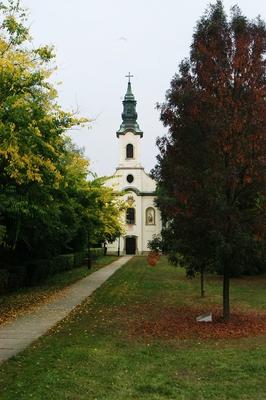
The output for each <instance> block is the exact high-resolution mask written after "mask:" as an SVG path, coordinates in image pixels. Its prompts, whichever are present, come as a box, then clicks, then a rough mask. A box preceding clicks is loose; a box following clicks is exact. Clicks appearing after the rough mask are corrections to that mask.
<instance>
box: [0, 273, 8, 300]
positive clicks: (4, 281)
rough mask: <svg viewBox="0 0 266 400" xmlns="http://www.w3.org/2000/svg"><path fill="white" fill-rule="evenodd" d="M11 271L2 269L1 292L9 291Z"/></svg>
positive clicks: (0, 276)
mask: <svg viewBox="0 0 266 400" xmlns="http://www.w3.org/2000/svg"><path fill="white" fill-rule="evenodd" d="M9 275H10V274H9V272H8V270H6V269H0V294H4V293H6V292H7V291H8V278H9Z"/></svg>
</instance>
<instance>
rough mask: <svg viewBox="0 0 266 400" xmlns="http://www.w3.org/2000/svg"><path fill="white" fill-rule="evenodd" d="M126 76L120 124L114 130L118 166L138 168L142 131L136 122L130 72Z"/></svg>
mask: <svg viewBox="0 0 266 400" xmlns="http://www.w3.org/2000/svg"><path fill="white" fill-rule="evenodd" d="M126 77H127V78H128V84H127V92H126V94H125V97H124V100H123V112H122V124H121V125H120V128H119V130H118V131H117V132H116V136H117V137H118V139H119V142H120V146H119V147H120V160H119V166H118V169H119V168H140V167H141V162H140V139H141V138H142V136H143V132H142V131H141V130H140V127H139V124H138V122H137V118H138V114H137V111H136V105H137V102H136V100H135V97H134V94H133V93H132V88H131V81H130V78H132V77H133V75H130V73H129V74H128V75H127V76H126Z"/></svg>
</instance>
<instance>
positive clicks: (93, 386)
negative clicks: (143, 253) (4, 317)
mask: <svg viewBox="0 0 266 400" xmlns="http://www.w3.org/2000/svg"><path fill="white" fill-rule="evenodd" d="M265 288H266V277H260V278H257V277H256V278H249V279H248V278H242V279H234V280H233V281H232V290H231V292H232V299H233V302H234V308H233V312H235V310H242V311H243V310H247V311H248V312H253V310H254V309H256V310H257V311H258V314H259V315H264V317H265V312H266V291H265ZM206 291H207V295H206V298H205V299H201V298H200V297H199V283H198V280H197V279H195V280H187V279H186V278H185V276H184V273H183V271H182V270H179V269H176V268H174V267H172V266H169V265H168V263H167V261H166V259H165V258H162V259H161V261H160V263H159V265H157V266H156V267H155V268H151V267H148V266H147V265H146V260H145V258H142V257H135V258H134V259H133V260H132V261H131V262H129V263H128V264H127V265H126V266H124V267H122V269H121V270H119V271H118V272H117V273H116V274H115V275H114V276H113V277H112V278H111V279H110V280H109V281H107V282H106V283H105V284H104V285H103V287H102V288H100V289H98V290H97V291H96V292H95V293H94V294H93V296H92V301H87V302H85V303H84V304H83V305H81V306H79V307H78V308H77V309H76V311H75V312H73V313H72V314H71V315H70V316H69V317H68V318H67V319H66V320H65V321H64V322H62V323H60V324H58V325H57V326H56V327H55V328H54V329H53V330H52V331H51V332H50V333H49V334H48V335H46V336H44V337H42V338H41V339H40V340H38V341H37V342H35V344H34V345H32V346H31V347H30V348H28V349H27V350H26V351H24V352H23V353H21V354H20V355H18V356H17V357H15V358H13V359H12V360H9V361H8V362H6V363H4V364H3V365H2V366H1V367H0V399H1V400H2V399H3V400H7V399H14V400H15V399H16V400H17V399H18V400H24V399H25V400H26V399H27V400H28V399H30V398H32V399H35V400H39V399H40V400H44V399H56V400H65V399H69V400H70V399H71V400H81V399H84V400H85V399H86V400H96V399H97V400H104V399H110V400H126V399H130V400H131V399H132V400H133V399H134V400H138V399H140V400H142V399H147V400H162V399H171V400H175V399H177V400H187V399H191V400H192V399H193V400H195V399H196V400H205V399H217V400H218V399H219V400H228V399H241V400H247V399H254V400H255V399H258V400H265V399H266V385H265V376H266V337H265V336H258V337H255V336H254V337H248V338H238V339H228V338H227V339H215V338H212V339H210V340H209V339H206V338H205V339H204V338H201V336H200V335H197V334H195V332H188V333H187V336H186V337H179V336H178V335H177V336H176V337H175V335H173V334H172V333H171V335H170V336H169V337H167V336H164V335H160V333H162V331H161V330H160V329H161V328H162V326H163V328H164V329H165V330H166V331H167V325H162V321H163V322H165V321H168V323H169V325H171V323H172V320H171V318H170V319H167V317H168V316H169V315H170V316H174V314H171V313H173V312H175V313H176V314H178V313H180V314H182V313H184V312H186V310H191V312H193V309H194V307H195V309H197V307H198V308H199V309H202V310H204V309H210V310H211V309H212V308H215V309H217V308H218V307H217V304H219V303H220V302H221V279H220V278H218V277H213V278H211V277H208V279H207V284H206ZM169 313H170V314H169ZM150 322H151V323H152V324H153V325H152V326H153V327H154V329H155V332H156V329H158V332H159V335H152V334H151V333H152V332H148V333H147V332H146V331H145V329H144V328H143V326H144V327H145V326H146V325H145V323H150ZM160 324H161V325H160ZM136 327H137V329H136ZM158 327H159V328H160V329H159V328H158Z"/></svg>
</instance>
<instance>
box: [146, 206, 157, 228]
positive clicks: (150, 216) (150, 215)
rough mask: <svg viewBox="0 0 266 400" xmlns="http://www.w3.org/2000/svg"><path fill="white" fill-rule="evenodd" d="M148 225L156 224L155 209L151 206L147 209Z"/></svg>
mask: <svg viewBox="0 0 266 400" xmlns="http://www.w3.org/2000/svg"><path fill="white" fill-rule="evenodd" d="M146 225H155V210H154V208H153V207H149V208H147V210H146Z"/></svg>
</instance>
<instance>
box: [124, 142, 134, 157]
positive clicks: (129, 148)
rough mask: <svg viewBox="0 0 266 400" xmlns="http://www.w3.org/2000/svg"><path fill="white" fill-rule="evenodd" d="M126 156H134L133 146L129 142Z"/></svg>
mask: <svg viewBox="0 0 266 400" xmlns="http://www.w3.org/2000/svg"><path fill="white" fill-rule="evenodd" d="M126 157H127V158H134V147H133V144H131V143H129V144H127V147H126Z"/></svg>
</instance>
